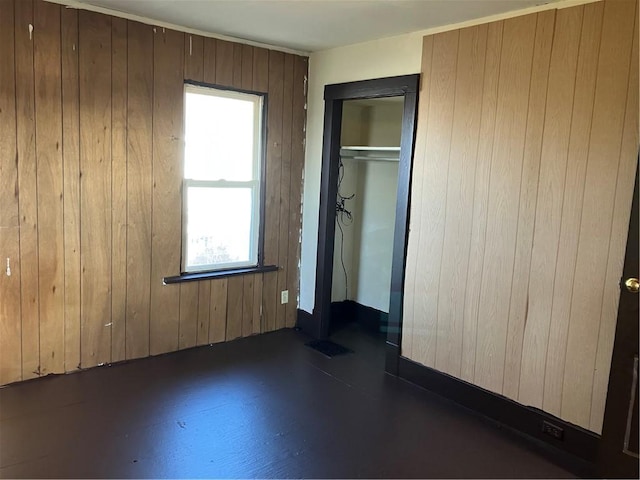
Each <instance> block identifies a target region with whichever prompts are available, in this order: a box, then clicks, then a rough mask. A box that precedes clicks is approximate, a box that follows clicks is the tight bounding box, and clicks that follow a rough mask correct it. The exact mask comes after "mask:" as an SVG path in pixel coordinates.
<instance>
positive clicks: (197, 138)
mask: <svg viewBox="0 0 640 480" xmlns="http://www.w3.org/2000/svg"><path fill="white" fill-rule="evenodd" d="M185 101H186V105H185V168H184V175H185V178H188V179H192V180H228V181H249V180H251V179H252V178H253V175H254V169H253V165H254V159H255V155H254V140H255V138H254V134H255V133H256V132H255V131H254V130H255V122H254V113H255V102H256V101H259V99H258V97H255V101H253V99H250V100H241V99H238V98H228V97H224V96H215V95H209V94H206V93H194V92H190V91H187V92H186V97H185Z"/></svg>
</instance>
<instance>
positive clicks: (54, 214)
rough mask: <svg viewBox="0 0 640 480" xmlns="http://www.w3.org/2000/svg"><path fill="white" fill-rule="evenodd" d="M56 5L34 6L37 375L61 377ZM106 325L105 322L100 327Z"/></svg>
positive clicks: (61, 255) (59, 112)
mask: <svg viewBox="0 0 640 480" xmlns="http://www.w3.org/2000/svg"><path fill="white" fill-rule="evenodd" d="M60 9H61V7H60V5H54V4H50V3H46V2H35V3H34V14H33V17H34V18H33V20H34V33H33V38H34V72H35V92H36V98H35V106H36V110H35V113H36V158H37V192H38V251H39V255H38V282H39V292H40V372H41V373H42V374H43V375H46V374H49V373H63V372H64V204H63V202H64V195H63V192H64V191H63V171H62V169H63V166H62V82H61V78H62V75H61V58H60V26H61V20H60ZM105 323H106V322H105Z"/></svg>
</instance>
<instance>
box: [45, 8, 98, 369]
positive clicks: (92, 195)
mask: <svg viewBox="0 0 640 480" xmlns="http://www.w3.org/2000/svg"><path fill="white" fill-rule="evenodd" d="M79 22H80V25H79V38H80V40H79V43H80V45H81V46H82V48H80V49H79V72H80V79H79V85H80V171H81V181H80V218H81V220H80V221H81V224H82V229H81V254H80V258H81V268H82V277H81V309H82V310H81V319H82V325H81V328H82V330H81V345H82V348H81V360H82V367H83V368H87V367H92V366H95V365H99V364H102V363H106V362H109V361H110V360H111V331H110V329H109V327H108V326H106V325H108V324H109V323H110V322H111V18H110V17H107V16H104V15H99V14H96V13H93V12H87V11H80V12H79ZM38 174H39V172H38ZM40 229H41V230H42V227H40ZM41 235H42V233H41ZM43 293H44V292H42V289H41V292H40V297H41V298H40V305H41V307H40V311H41V314H42V311H43V308H42V305H43V303H44V302H43V298H42V295H43ZM41 322H42V319H41ZM41 356H44V353H42V355H41Z"/></svg>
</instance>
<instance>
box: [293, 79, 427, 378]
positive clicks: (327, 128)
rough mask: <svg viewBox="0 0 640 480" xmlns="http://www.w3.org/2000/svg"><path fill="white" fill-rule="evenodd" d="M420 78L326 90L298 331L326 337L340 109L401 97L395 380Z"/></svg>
mask: <svg viewBox="0 0 640 480" xmlns="http://www.w3.org/2000/svg"><path fill="white" fill-rule="evenodd" d="M419 84H420V75H419V74H414V75H403V76H399V77H389V78H379V79H374V80H364V81H359V82H349V83H341V84H335V85H327V86H326V87H325V90H324V100H325V112H324V136H323V144H322V173H321V182H320V212H319V225H318V252H317V263H316V287H315V304H314V308H313V314H312V315H311V316H310V317H308V318H307V319H306V321H303V322H301V323H300V327H301V328H302V329H303V330H304V331H305V332H307V333H309V334H311V335H312V336H314V337H316V338H326V337H327V336H328V334H329V324H330V307H331V285H332V277H333V253H334V242H335V229H336V226H335V221H336V209H335V205H336V195H337V190H338V169H339V162H340V133H341V129H342V106H343V102H344V101H345V100H358V99H366V98H383V97H398V96H403V97H404V111H403V116H402V132H401V136H400V164H399V166H398V193H397V200H396V219H395V226H394V239H393V260H392V267H391V298H390V302H389V328H388V333H387V367H386V369H387V371H388V372H390V373H394V374H397V370H398V366H397V365H398V357H399V354H400V338H401V335H400V334H401V328H402V296H403V290H404V272H405V261H406V250H407V239H408V227H409V206H410V192H411V163H412V159H413V148H414V144H415V135H416V132H415V125H416V116H417V108H418V89H419Z"/></svg>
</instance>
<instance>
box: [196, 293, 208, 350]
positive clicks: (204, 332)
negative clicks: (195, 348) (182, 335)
mask: <svg viewBox="0 0 640 480" xmlns="http://www.w3.org/2000/svg"><path fill="white" fill-rule="evenodd" d="M210 310H211V282H210V281H205V282H198V331H197V335H196V345H206V344H207V343H209V323H210V317H211V312H210Z"/></svg>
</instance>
